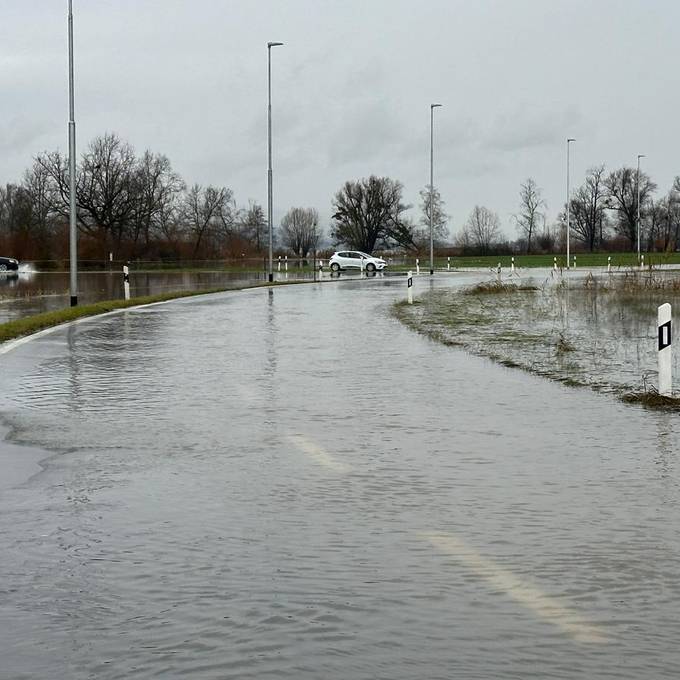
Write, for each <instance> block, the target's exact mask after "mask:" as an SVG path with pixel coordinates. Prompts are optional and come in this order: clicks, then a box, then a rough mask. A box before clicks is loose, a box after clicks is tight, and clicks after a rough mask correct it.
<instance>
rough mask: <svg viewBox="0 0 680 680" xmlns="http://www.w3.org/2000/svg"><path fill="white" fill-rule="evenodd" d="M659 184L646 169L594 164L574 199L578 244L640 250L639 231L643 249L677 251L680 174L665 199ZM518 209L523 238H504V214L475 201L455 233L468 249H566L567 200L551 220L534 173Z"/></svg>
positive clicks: (573, 235)
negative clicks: (464, 220)
mask: <svg viewBox="0 0 680 680" xmlns="http://www.w3.org/2000/svg"><path fill="white" fill-rule="evenodd" d="M657 188H658V187H657V185H656V183H655V182H653V181H652V180H651V178H650V177H649V175H648V174H647V173H645V172H640V173H639V177H638V173H637V170H636V169H635V168H631V167H625V166H624V167H622V168H618V169H617V170H613V171H610V172H607V171H606V169H605V166H604V165H599V166H595V167H592V168H590V169H589V170H588V171H587V173H586V177H585V180H584V181H583V183H582V184H581V185H580V186H578V187H576V189H575V190H573V191H572V192H570V193H571V196H570V200H569V234H570V240H571V242H572V243H573V244H574V245H578V246H580V248H581V249H583V250H585V251H589V252H593V251H596V250H633V251H634V250H636V249H637V239H638V196H639V231H640V246H641V249H642V250H644V251H647V252H657V251H672V250H676V249H677V248H678V247H679V246H680V177H676V178H675V180H674V182H673V185H672V187H671V188H670V189H669V190H668V192H667V193H666V194H665V195H663V196H661V197H660V198H656V197H655V193H656V191H657ZM518 207H519V209H518V211H517V213H516V214H515V215H513V221H514V223H515V226H516V228H517V232H518V239H517V240H516V241H515V242H514V243H512V244H508V243H507V241H505V240H504V239H503V238H502V235H501V230H500V219H499V217H498V215H497V214H496V213H494V212H493V211H492V210H489V209H488V208H486V207H483V206H481V207H480V206H475V208H474V209H473V211H472V213H471V215H470V217H469V218H468V220H467V221H466V223H465V224H464V226H463V228H462V230H461V232H460V233H459V234H458V236H457V238H456V243H457V245H459V246H460V247H461V248H462V249H463V250H464V251H467V252H475V253H480V254H484V253H492V252H499V251H506V250H508V249H510V250H512V251H515V252H526V253H552V252H555V251H556V250H557V249H559V250H563V249H564V244H565V240H566V231H567V204H566V202H565V203H564V205H563V206H562V209H561V211H560V213H559V215H558V217H557V220H556V221H555V222H554V223H553V224H549V223H548V222H547V220H546V210H547V205H546V202H545V200H544V198H543V195H542V191H541V189H540V187H539V186H538V185H537V183H536V181H535V180H534V179H533V178H531V177H530V178H528V179H527V180H526V181H525V182H523V183H522V184H521V186H520V192H519V206H518Z"/></svg>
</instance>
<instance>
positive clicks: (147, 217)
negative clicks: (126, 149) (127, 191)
mask: <svg viewBox="0 0 680 680" xmlns="http://www.w3.org/2000/svg"><path fill="white" fill-rule="evenodd" d="M183 190H184V181H183V180H182V178H181V177H180V176H179V175H178V174H177V173H176V172H175V171H174V170H173V169H172V165H171V164H170V161H169V160H168V158H167V156H163V155H159V154H153V153H151V152H150V151H145V152H144V155H143V156H142V157H141V158H140V159H139V161H138V162H137V163H136V167H135V169H134V182H133V187H132V192H131V200H132V201H133V211H132V223H133V229H132V231H133V234H132V239H133V243H134V245H135V247H136V245H137V242H138V240H139V239H140V236H141V238H142V242H143V247H144V250H145V251H148V248H149V242H150V240H151V237H152V235H153V233H154V232H158V233H160V232H161V228H160V221H161V219H162V217H163V215H166V214H167V213H168V212H169V211H170V210H171V209H172V206H173V205H174V203H175V201H176V199H177V196H178V195H179V194H180V193H181V192H182V191H183Z"/></svg>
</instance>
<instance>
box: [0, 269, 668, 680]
mask: <svg viewBox="0 0 680 680" xmlns="http://www.w3.org/2000/svg"><path fill="white" fill-rule="evenodd" d="M472 280H473V279H472V277H468V278H467V279H465V278H463V277H462V276H461V277H459V276H452V277H449V278H447V277H444V276H440V277H436V280H435V281H432V280H430V279H429V278H426V277H420V278H419V279H417V280H416V297H417V298H422V297H423V296H424V295H425V294H426V293H427V291H429V290H432V295H438V294H440V290H441V294H442V295H443V294H444V292H445V291H446V293H447V294H448V291H449V290H450V289H451V288H452V286H456V285H458V284H459V283H463V282H466V283H470V282H472ZM404 296H405V282H404V280H403V279H398V278H392V279H390V278H382V279H374V280H365V281H351V280H350V281H340V282H338V283H336V284H323V285H310V286H295V287H290V288H277V289H274V290H266V289H253V290H250V291H244V292H238V293H233V292H227V293H221V294H216V295H211V296H208V297H206V298H202V299H192V300H181V301H176V302H171V303H168V304H164V305H159V306H155V307H148V308H143V309H136V310H127V311H125V312H122V313H119V314H114V315H111V316H107V317H105V318H101V319H90V320H87V321H85V322H81V323H78V324H76V325H73V326H70V327H67V328H59V329H57V330H55V331H54V332H52V333H50V334H46V335H43V336H41V337H40V338H38V339H35V340H32V341H30V342H24V343H23V344H20V345H18V346H16V347H15V348H14V349H12V350H11V351H9V352H7V351H6V348H5V350H3V351H4V352H5V353H4V354H2V356H1V357H0V361H2V365H3V377H4V381H3V387H4V389H3V392H2V396H1V397H0V411H1V412H2V420H3V422H4V424H5V425H6V427H7V428H9V437H10V440H11V445H12V447H16V446H17V445H20V448H19V449H17V448H12V449H11V452H10V453H11V455H9V454H8V455H7V456H6V457H5V458H3V461H4V463H5V465H11V464H12V462H11V461H12V459H13V458H14V459H17V457H19V456H20V455H21V454H20V453H17V451H21V450H22V448H21V447H25V449H24V450H25V456H26V458H29V459H30V460H32V461H33V460H34V459H35V456H36V452H37V451H40V450H42V451H43V452H44V456H43V461H42V464H41V465H42V471H40V472H39V473H38V474H33V475H32V476H30V477H29V476H28V475H27V476H26V479H24V480H23V481H18V480H16V479H14V480H13V481H12V482H10V483H4V484H0V543H1V545H2V546H3V549H2V551H1V553H0V648H1V649H2V665H1V670H0V675H1V676H2V677H3V678H11V679H12V680H15V679H16V680H19V679H24V678H36V677H55V678H57V677H59V678H62V677H63V678H74V679H76V680H78V679H83V680H84V679H85V678H98V679H99V678H104V679H113V678H152V677H162V678H180V677H182V678H187V677H190V678H216V679H217V678H263V677H276V678H290V679H291V680H293V679H298V678H310V679H311V678H325V679H328V680H348V679H350V680H354V679H356V680H359V679H366V678H372V679H377V678H379V679H385V680H388V679H389V680H411V679H413V678H437V679H444V678H446V679H449V678H466V679H470V678H473V679H475V678H478V679H480V680H481V679H485V680H486V679H488V678H517V679H522V680H525V679H527V678H540V679H542V680H544V679H546V678H547V679H555V678H576V677H579V678H589V679H598V678H602V679H604V678H617V679H621V678H623V679H630V680H632V679H635V680H638V679H639V678H643V677H644V678H647V677H649V678H655V679H656V678H668V679H670V678H676V677H677V676H678V672H679V670H680V651H679V650H678V646H677V641H678V639H680V620H679V619H678V616H677V611H678V608H679V607H680V585H679V584H678V579H677V564H678V560H679V558H680V534H679V530H678V527H679V526H680V486H679V484H678V481H679V470H678V461H677V452H678V451H679V450H680V429H679V427H678V422H677V418H676V417H674V416H672V415H671V414H668V413H650V412H648V411H645V410H644V409H642V408H640V407H637V406H630V405H624V404H622V403H620V402H618V401H617V400H616V399H614V398H613V397H612V395H608V394H598V393H596V392H592V391H588V390H575V389H571V388H567V387H565V386H563V385H560V384H558V383H555V382H551V381H548V380H544V379H542V378H540V377H537V376H534V375H531V374H528V373H525V372H522V371H516V370H508V369H507V368H504V367H502V366H499V365H498V364H495V363H493V362H491V361H489V360H487V359H485V358H480V357H476V356H470V355H469V354H468V353H467V352H466V351H463V350H462V349H458V348H451V347H447V346H444V345H442V344H440V343H436V342H433V341H431V340H429V339H428V338H426V337H423V336H422V335H418V334H416V333H413V332H412V331H411V330H409V329H407V328H405V327H404V326H403V325H402V324H401V323H399V322H398V321H397V320H396V319H395V318H394V317H393V315H392V311H391V310H392V305H393V303H394V302H395V301H396V300H399V299H402V298H403V297H404ZM598 300H599V298H598ZM569 304H570V307H569V309H571V308H572V307H571V305H572V302H571V298H570V303H569ZM577 304H581V303H577ZM598 304H599V302H598ZM598 313H600V314H602V313H603V312H602V310H601V309H600V310H599V312H598ZM555 323H557V321H556V322H555ZM631 332H637V331H631ZM645 332H646V331H645Z"/></svg>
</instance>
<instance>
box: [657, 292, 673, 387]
mask: <svg viewBox="0 0 680 680" xmlns="http://www.w3.org/2000/svg"><path fill="white" fill-rule="evenodd" d="M657 320H658V326H659V394H660V395H662V396H664V397H670V396H672V394H673V354H672V351H673V350H672V347H671V340H672V335H671V306H670V305H669V304H668V303H665V304H663V305H661V306H660V307H659V309H658V310H657Z"/></svg>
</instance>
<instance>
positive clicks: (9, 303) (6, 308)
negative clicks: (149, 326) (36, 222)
mask: <svg viewBox="0 0 680 680" xmlns="http://www.w3.org/2000/svg"><path fill="white" fill-rule="evenodd" d="M311 277H312V274H311V273H304V272H303V273H298V272H291V273H290V274H288V273H285V274H275V279H276V280H277V281H278V280H280V281H295V280H299V279H306V278H311ZM265 279H266V274H263V273H261V272H251V273H248V272H245V273H243V272H134V270H133V271H132V272H131V274H130V286H131V294H132V296H133V297H138V296H143V295H156V294H160V293H170V292H174V291H183V290H201V289H211V288H229V287H235V288H236V287H242V286H244V285H248V284H252V283H256V282H259V281H264V280H265ZM69 295H70V293H69V275H68V273H64V272H60V273H51V272H39V273H38V272H33V271H30V270H27V269H24V268H22V269H20V271H19V272H18V273H17V272H9V273H0V323H2V322H5V321H11V320H12V319H16V318H20V317H22V316H28V315H30V314H38V313H40V312H47V311H51V310H54V309H62V308H63V307H66V306H68V305H69ZM123 297H124V292H123V278H122V275H121V274H119V273H117V272H81V273H79V274H78V299H79V302H81V303H82V304H87V303H90V302H97V301H100V300H114V299H122V298H123Z"/></svg>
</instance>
